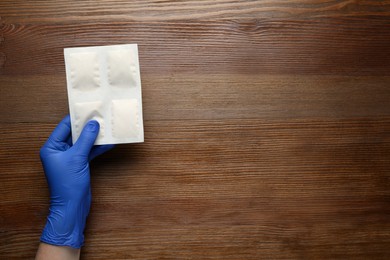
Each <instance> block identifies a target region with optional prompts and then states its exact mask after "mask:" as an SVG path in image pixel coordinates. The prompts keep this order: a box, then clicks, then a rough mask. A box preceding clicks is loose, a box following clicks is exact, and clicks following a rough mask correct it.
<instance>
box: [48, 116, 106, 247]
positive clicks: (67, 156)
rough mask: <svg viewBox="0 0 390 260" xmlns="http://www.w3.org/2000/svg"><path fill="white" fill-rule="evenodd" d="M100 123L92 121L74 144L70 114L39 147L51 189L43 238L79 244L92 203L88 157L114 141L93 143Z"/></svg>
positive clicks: (62, 244) (59, 242)
mask: <svg viewBox="0 0 390 260" xmlns="http://www.w3.org/2000/svg"><path fill="white" fill-rule="evenodd" d="M98 133H99V123H98V122H97V121H94V120H91V121H89V122H88V123H87V124H86V125H85V127H84V129H83V131H82V132H81V135H80V137H79V139H78V140H77V142H76V143H75V144H74V145H73V146H72V139H71V126H70V117H69V115H68V116H66V117H65V118H64V119H63V120H62V121H61V122H60V123H59V124H58V126H57V127H56V128H55V129H54V131H53V133H52V134H51V135H50V137H49V139H48V140H47V141H46V143H45V144H44V145H43V147H42V148H41V151H40V156H41V161H42V165H43V169H44V171H45V175H46V180H47V183H48V185H49V190H50V213H49V216H48V217H47V222H46V226H45V228H44V230H43V233H42V236H41V241H42V242H44V243H47V244H52V245H58V246H70V247H74V248H80V247H81V246H82V245H83V242H84V228H85V222H86V220H87V216H88V213H89V208H90V206H91V185H90V175H89V161H91V160H92V159H93V158H95V157H96V156H98V155H100V154H102V153H104V152H106V151H108V150H109V149H111V148H112V147H113V145H101V146H94V145H93V144H94V142H95V140H96V138H97V136H98Z"/></svg>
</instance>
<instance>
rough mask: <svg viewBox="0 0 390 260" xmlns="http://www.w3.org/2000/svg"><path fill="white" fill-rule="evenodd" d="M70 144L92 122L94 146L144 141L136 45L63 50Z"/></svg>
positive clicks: (74, 141)
mask: <svg viewBox="0 0 390 260" xmlns="http://www.w3.org/2000/svg"><path fill="white" fill-rule="evenodd" d="M64 56H65V68H66V81H67V89H68V99H69V110H70V118H71V125H72V141H73V143H76V141H77V139H78V137H79V135H80V133H81V131H82V129H83V127H84V125H85V124H86V123H87V122H88V121H89V120H91V119H95V120H97V121H98V122H99V124H100V132H99V136H98V138H97V139H96V142H95V144H97V145H101V144H116V143H138V142H143V141H144V131H143V119H142V95H141V78H140V70H139V62H138V48H137V44H124V45H111V46H96V47H76V48H65V49H64Z"/></svg>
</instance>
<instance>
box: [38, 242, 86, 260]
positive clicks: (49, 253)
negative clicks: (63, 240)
mask: <svg viewBox="0 0 390 260" xmlns="http://www.w3.org/2000/svg"><path fill="white" fill-rule="evenodd" d="M35 259H36V260H46V259H50V260H73V259H75V260H78V259H80V249H77V248H72V247H68V246H53V245H49V244H46V243H40V244H39V248H38V252H37V255H36V257H35Z"/></svg>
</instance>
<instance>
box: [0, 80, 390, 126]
mask: <svg viewBox="0 0 390 260" xmlns="http://www.w3.org/2000/svg"><path fill="white" fill-rule="evenodd" d="M0 85H1V86H6V87H3V88H0V96H1V103H0V111H12V113H1V114H0V122H4V123H5V122H45V123H48V122H50V123H56V122H58V120H59V119H60V118H62V117H63V116H64V115H65V114H67V113H68V100H67V94H66V82H65V75H64V74H62V75H61V76H23V77H21V76H18V77H14V76H2V77H0ZM389 85H390V77H388V76H383V77H379V76H376V77H373V76H370V77H365V76H360V77H356V76H354V77H352V76H348V77H347V76H296V75H240V74H230V75H193V74H175V75H155V74H152V73H151V72H149V73H144V74H142V93H143V109H144V119H145V120H146V121H148V120H178V119H184V120H203V119H229V118H237V119H240V118H241V119H249V118H256V119H267V120H272V119H276V120H277V119H279V120H280V119H294V118H297V119H299V118H300V119H305V118H306V119H310V118H314V119H316V118H317V119H320V118H324V119H327V118H346V117H381V116H387V115H389V114H390V102H389V100H390V91H389Z"/></svg>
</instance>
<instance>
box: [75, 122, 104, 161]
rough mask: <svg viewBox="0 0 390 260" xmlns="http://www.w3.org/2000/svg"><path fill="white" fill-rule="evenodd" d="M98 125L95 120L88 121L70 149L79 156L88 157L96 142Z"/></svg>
mask: <svg viewBox="0 0 390 260" xmlns="http://www.w3.org/2000/svg"><path fill="white" fill-rule="evenodd" d="M99 129H100V126H99V123H98V122H97V121H96V120H91V121H89V122H88V123H87V124H86V125H85V126H84V129H83V131H82V132H81V134H80V136H79V139H77V141H76V143H75V144H74V145H73V147H72V149H75V151H76V153H78V154H79V155H82V156H85V157H87V158H88V157H89V153H90V152H91V149H92V147H93V144H94V143H95V141H96V138H97V136H98V134H99Z"/></svg>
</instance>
